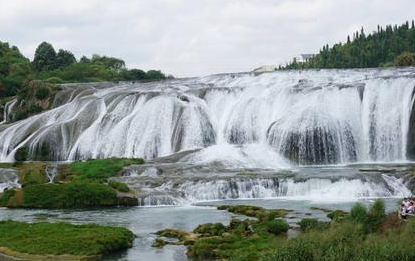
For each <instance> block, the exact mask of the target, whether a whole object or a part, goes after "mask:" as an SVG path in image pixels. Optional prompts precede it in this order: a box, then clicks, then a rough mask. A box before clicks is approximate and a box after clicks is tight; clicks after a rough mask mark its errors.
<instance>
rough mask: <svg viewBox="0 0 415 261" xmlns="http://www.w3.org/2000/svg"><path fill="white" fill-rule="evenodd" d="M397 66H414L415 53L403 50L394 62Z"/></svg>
mask: <svg viewBox="0 0 415 261" xmlns="http://www.w3.org/2000/svg"><path fill="white" fill-rule="evenodd" d="M393 64H394V65H395V66H413V65H415V54H414V53H410V52H403V53H402V54H400V55H399V56H398V57H396V59H395V61H394V62H393Z"/></svg>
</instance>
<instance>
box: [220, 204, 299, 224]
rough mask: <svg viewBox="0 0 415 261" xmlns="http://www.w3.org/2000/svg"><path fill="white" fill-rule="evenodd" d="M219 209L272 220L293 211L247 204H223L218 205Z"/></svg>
mask: <svg viewBox="0 0 415 261" xmlns="http://www.w3.org/2000/svg"><path fill="white" fill-rule="evenodd" d="M218 210H227V211H229V212H231V213H234V214H240V215H245V216H248V217H255V218H258V219H259V220H270V219H274V218H276V217H284V216H285V215H287V214H288V213H289V212H290V211H291V210H287V209H265V208H262V207H257V206H246V205H234V206H230V205H222V206H219V207H218Z"/></svg>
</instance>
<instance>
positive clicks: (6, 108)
mask: <svg viewBox="0 0 415 261" xmlns="http://www.w3.org/2000/svg"><path fill="white" fill-rule="evenodd" d="M16 103H17V99H12V100H10V101H8V102H7V103H6V104H5V105H4V108H3V121H1V122H0V124H3V123H6V122H7V121H9V120H10V113H11V111H12V110H13V108H14V106H15V105H16Z"/></svg>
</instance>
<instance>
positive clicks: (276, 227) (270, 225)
mask: <svg viewBox="0 0 415 261" xmlns="http://www.w3.org/2000/svg"><path fill="white" fill-rule="evenodd" d="M264 224H265V226H266V228H267V231H268V232H269V233H272V234H274V235H279V234H281V233H284V232H287V231H288V229H289V225H288V223H287V221H285V220H283V219H274V220H268V221H265V222H264Z"/></svg>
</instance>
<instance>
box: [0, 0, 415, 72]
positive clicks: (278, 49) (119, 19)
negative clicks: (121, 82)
mask: <svg viewBox="0 0 415 261" xmlns="http://www.w3.org/2000/svg"><path fill="white" fill-rule="evenodd" d="M412 19H415V0H393V1H392V0H70V1H64V0H36V1H33V0H0V41H3V42H9V43H10V44H12V45H16V46H17V47H19V49H20V51H21V52H22V53H23V54H24V55H25V56H26V57H29V58H30V59H32V58H33V54H34V52H35V49H36V47H37V45H39V43H41V42H42V41H47V42H50V43H52V44H53V46H54V47H55V49H56V50H58V49H66V50H70V51H72V52H73V53H74V54H75V56H76V57H77V58H78V59H79V58H80V57H81V56H82V55H86V56H91V55H92V54H95V53H96V54H101V55H107V56H112V57H117V58H121V59H123V60H124V61H125V62H126V65H127V67H129V68H133V67H134V68H140V69H143V70H149V69H160V70H162V71H163V72H165V73H167V74H172V75H174V76H175V77H189V76H203V75H209V74H214V73H224V72H241V71H251V70H253V69H255V68H257V67H259V66H261V65H269V64H275V65H278V64H284V63H286V62H288V61H289V60H291V59H292V57H294V56H296V55H298V54H300V53H317V52H318V51H319V49H320V48H321V47H322V46H323V45H324V44H326V43H328V44H330V45H332V44H334V43H336V42H339V41H343V42H344V41H345V40H346V37H347V35H348V34H350V35H352V33H353V32H355V31H356V30H360V28H361V27H362V26H363V27H364V28H365V32H366V33H368V32H371V31H373V30H376V28H377V25H378V24H380V25H387V24H401V23H403V22H405V21H406V20H412Z"/></svg>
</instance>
